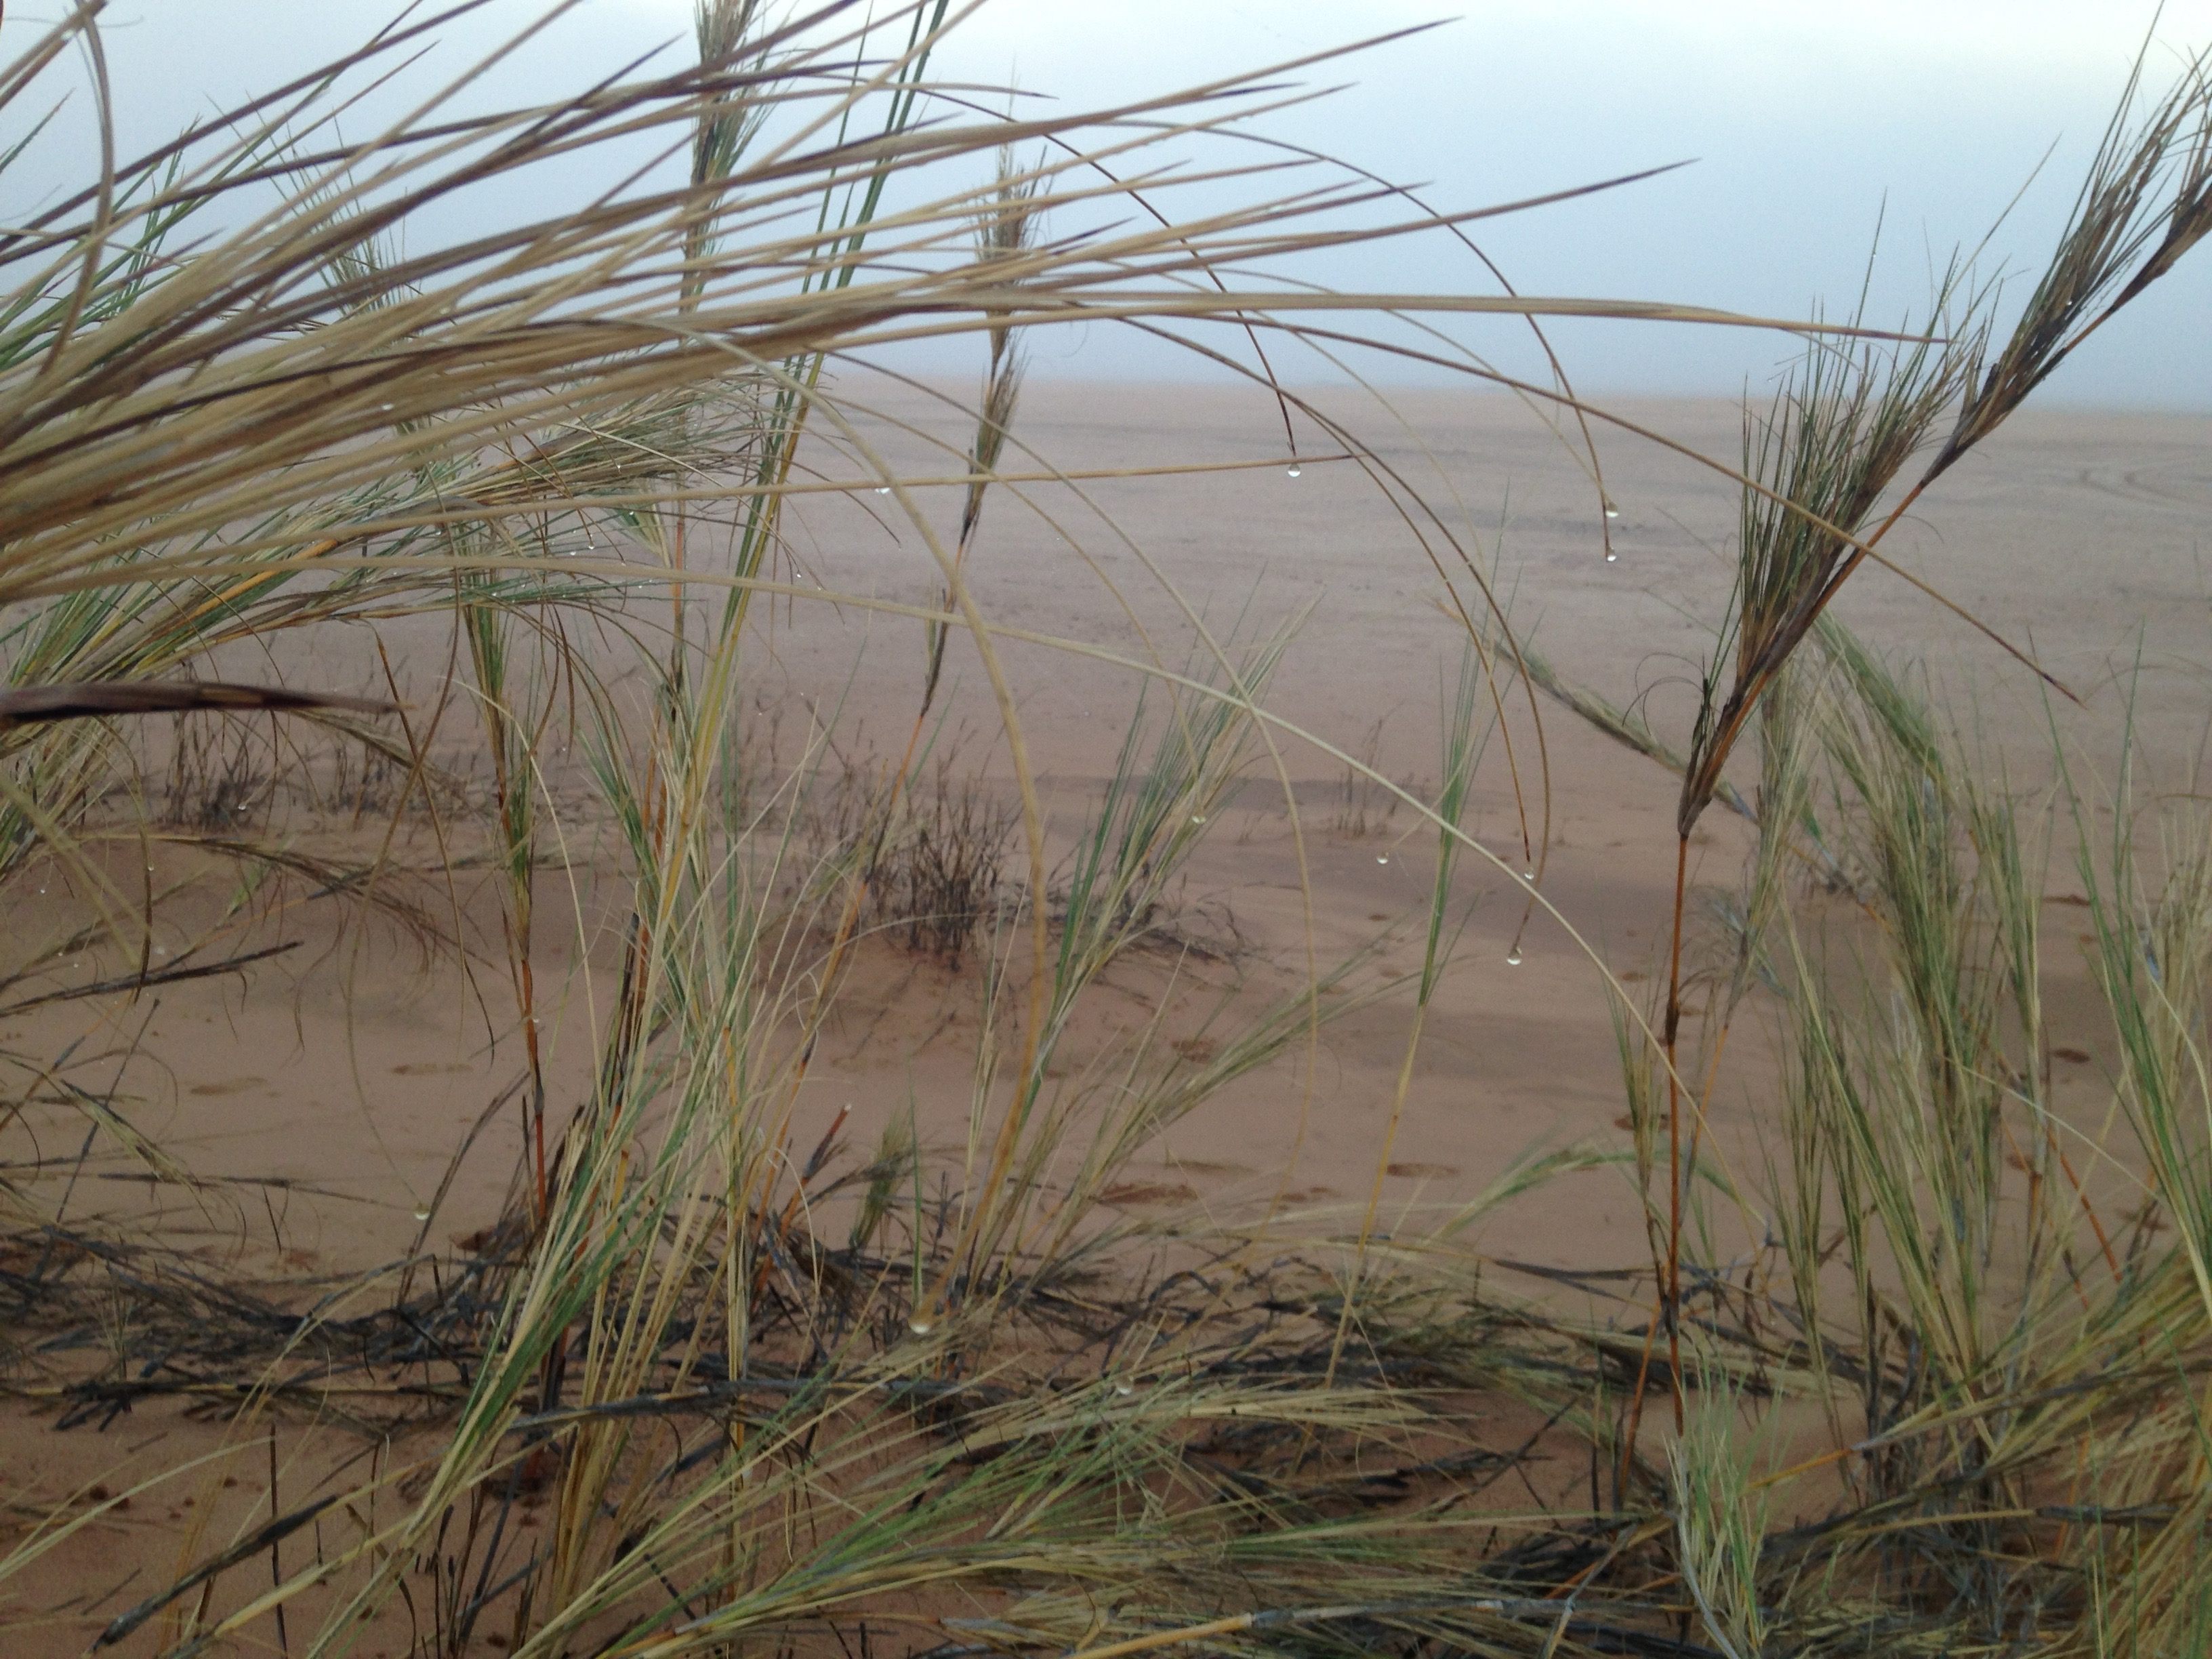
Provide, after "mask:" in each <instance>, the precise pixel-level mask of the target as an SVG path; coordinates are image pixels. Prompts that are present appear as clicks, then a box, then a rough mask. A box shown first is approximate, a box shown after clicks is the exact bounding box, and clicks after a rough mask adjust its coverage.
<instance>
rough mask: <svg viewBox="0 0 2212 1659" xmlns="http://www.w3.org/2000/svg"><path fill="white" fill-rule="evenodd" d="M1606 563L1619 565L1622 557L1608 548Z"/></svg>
mask: <svg viewBox="0 0 2212 1659" xmlns="http://www.w3.org/2000/svg"><path fill="white" fill-rule="evenodd" d="M1605 562H1607V564H1619V563H1620V554H1618V553H1616V552H1614V551H1613V550H1612V549H1611V548H1609V547H1608V548H1607V549H1606V550H1605Z"/></svg>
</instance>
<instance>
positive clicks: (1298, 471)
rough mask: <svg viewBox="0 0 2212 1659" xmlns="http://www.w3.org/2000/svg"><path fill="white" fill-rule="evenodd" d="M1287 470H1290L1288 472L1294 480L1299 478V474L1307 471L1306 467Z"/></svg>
mask: <svg viewBox="0 0 2212 1659" xmlns="http://www.w3.org/2000/svg"><path fill="white" fill-rule="evenodd" d="M1287 470H1288V471H1289V474H1290V476H1291V477H1293V478H1295V477H1297V476H1298V474H1299V473H1301V472H1303V471H1305V469H1304V467H1299V466H1294V467H1291V468H1289V469H1287Z"/></svg>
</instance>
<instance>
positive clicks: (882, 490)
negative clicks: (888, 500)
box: [876, 484, 891, 495]
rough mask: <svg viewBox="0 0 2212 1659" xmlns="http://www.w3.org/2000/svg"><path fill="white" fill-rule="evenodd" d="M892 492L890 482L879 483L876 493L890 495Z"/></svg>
mask: <svg viewBox="0 0 2212 1659" xmlns="http://www.w3.org/2000/svg"><path fill="white" fill-rule="evenodd" d="M890 493H891V487H890V485H889V484H878V485H877V486H876V494H877V495H890Z"/></svg>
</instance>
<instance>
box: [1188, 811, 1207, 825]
mask: <svg viewBox="0 0 2212 1659" xmlns="http://www.w3.org/2000/svg"><path fill="white" fill-rule="evenodd" d="M1190 821H1191V822H1192V823H1205V822H1206V814H1205V813H1203V812H1193V813H1192V814H1191V815H1190Z"/></svg>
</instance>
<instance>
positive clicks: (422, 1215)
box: [415, 1208, 430, 1221]
mask: <svg viewBox="0 0 2212 1659" xmlns="http://www.w3.org/2000/svg"><path fill="white" fill-rule="evenodd" d="M415 1218H416V1220H417V1221H428V1219H429V1218H430V1212H429V1211H428V1210H425V1209H420V1208H418V1209H417V1210H416V1212H415Z"/></svg>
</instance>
